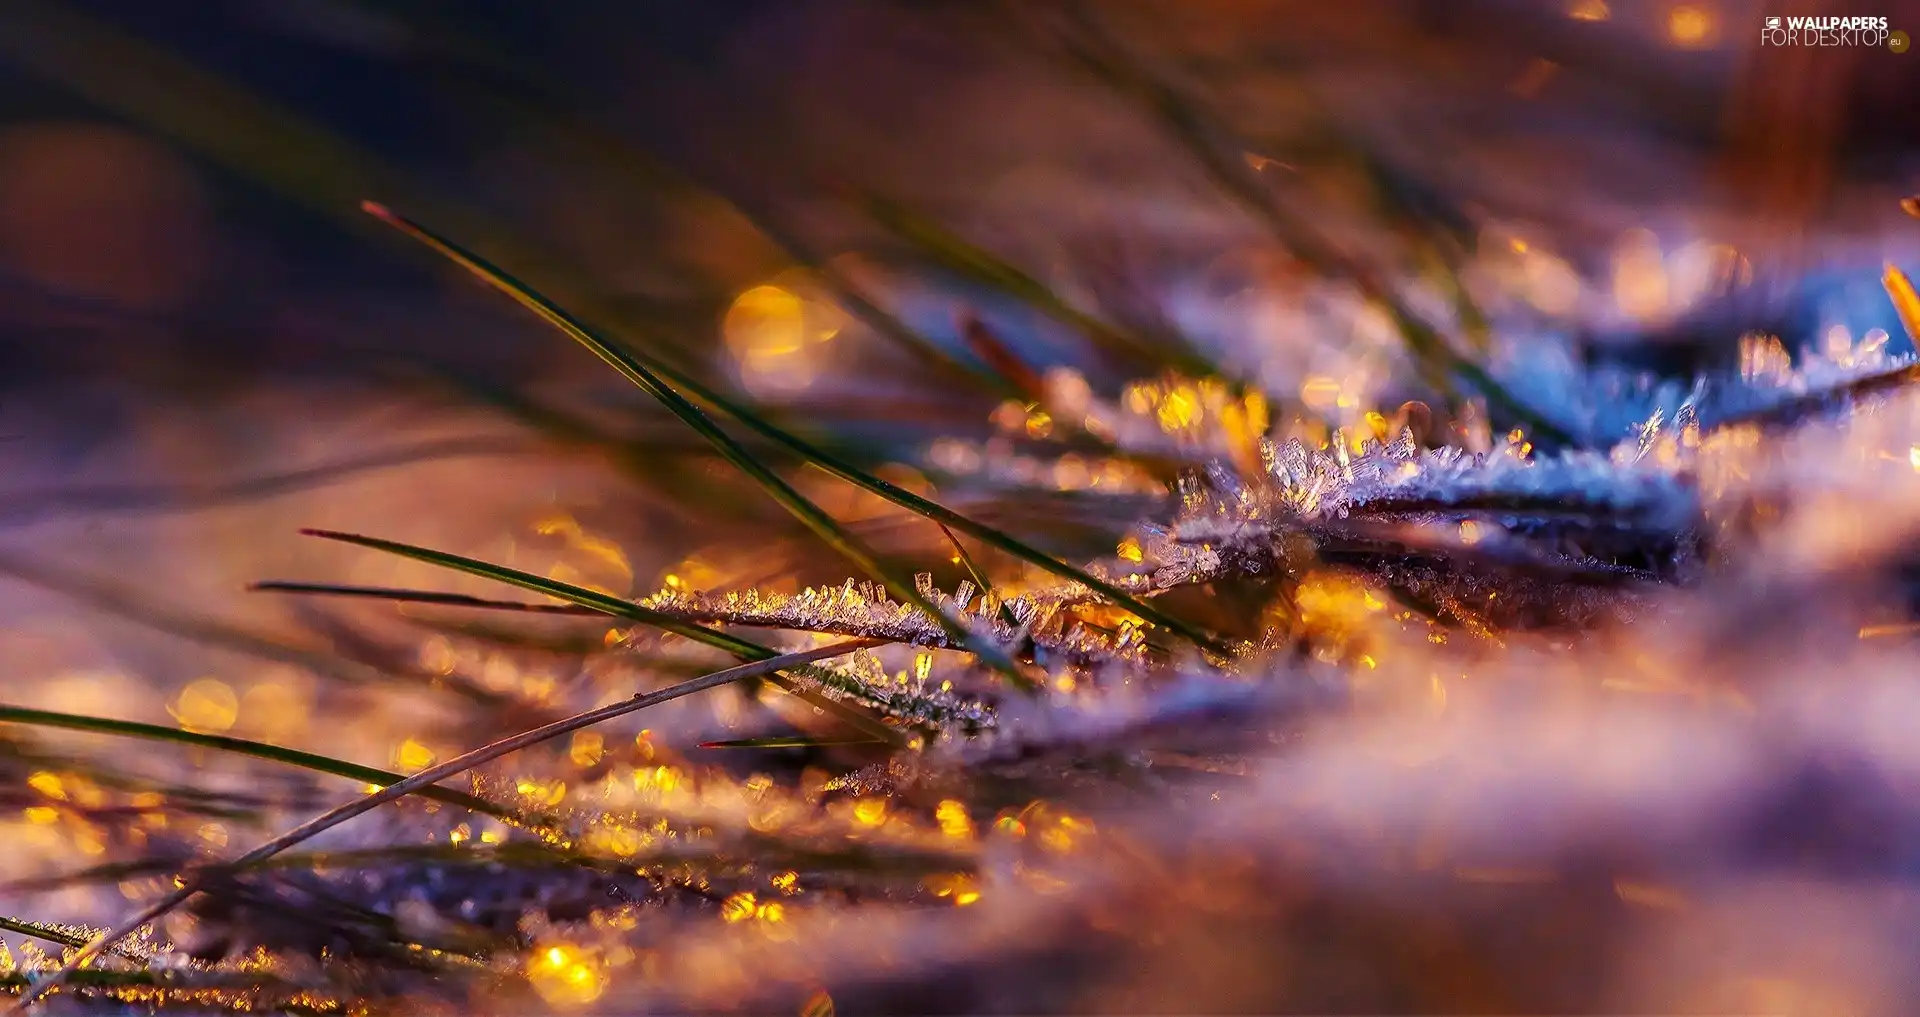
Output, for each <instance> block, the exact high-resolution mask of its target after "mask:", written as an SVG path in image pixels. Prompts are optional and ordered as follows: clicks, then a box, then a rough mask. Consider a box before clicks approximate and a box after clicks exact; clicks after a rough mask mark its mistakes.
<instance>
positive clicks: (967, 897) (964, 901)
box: [953, 890, 980, 907]
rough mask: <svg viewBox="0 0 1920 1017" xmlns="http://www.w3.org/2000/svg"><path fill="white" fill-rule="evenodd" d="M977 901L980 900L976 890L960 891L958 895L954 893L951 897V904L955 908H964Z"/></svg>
mask: <svg viewBox="0 0 1920 1017" xmlns="http://www.w3.org/2000/svg"><path fill="white" fill-rule="evenodd" d="M979 899H980V891H978V890H962V891H960V892H959V893H956V894H954V895H953V903H954V906H955V907H966V906H967V905H969V904H972V903H973V902H974V901H977V900H979Z"/></svg>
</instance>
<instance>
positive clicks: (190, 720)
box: [167, 678, 240, 732]
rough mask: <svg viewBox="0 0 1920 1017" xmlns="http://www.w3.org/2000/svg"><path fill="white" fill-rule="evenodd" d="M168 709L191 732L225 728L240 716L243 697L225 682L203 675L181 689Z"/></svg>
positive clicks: (217, 730)
mask: <svg viewBox="0 0 1920 1017" xmlns="http://www.w3.org/2000/svg"><path fill="white" fill-rule="evenodd" d="M167 712H168V713H170V714H172V715H173V719H174V720H176V721H179V722H180V726H181V727H183V728H186V729H187V730H189V731H202V732H219V731H225V730H227V729H228V728H231V727H232V726H233V722H234V721H236V720H238V719H240V697H238V696H236V695H234V693H233V690H232V689H230V688H228V687H227V685H226V684H225V683H224V682H219V681H215V680H214V679H212V678H202V679H200V680H199V681H196V682H191V683H189V684H188V685H187V686H186V687H185V688H183V689H181V690H180V694H179V695H178V696H176V697H174V700H173V702H172V703H171V704H169V705H168V706H167Z"/></svg>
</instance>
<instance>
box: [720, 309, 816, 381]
mask: <svg viewBox="0 0 1920 1017" xmlns="http://www.w3.org/2000/svg"><path fill="white" fill-rule="evenodd" d="M831 317H832V313H831V312H830V311H829V310H828V309H827V308H824V307H817V306H811V305H809V303H808V302H807V301H806V300H803V299H802V298H801V297H800V295H799V294H797V293H795V292H793V291H792V290H789V289H786V288H784V287H781V286H772V285H768V286H756V287H754V288H752V289H750V290H747V291H746V292H745V293H742V294H740V295H739V296H738V297H736V298H734V301H733V306H731V307H730V308H728V309H727V314H726V317H725V318H724V319H722V321H721V324H720V334H721V337H722V339H723V340H724V341H725V342H726V345H727V348H728V350H729V351H730V352H731V353H732V354H733V358H734V361H735V363H737V364H738V365H739V367H740V372H741V375H742V380H743V381H745V382H746V383H747V384H748V386H749V387H750V388H755V389H758V390H760V391H762V392H766V393H775V392H795V391H799V390H800V389H804V388H806V387H807V386H809V385H811V384H812V383H813V380H814V377H815V376H816V374H817V373H818V367H817V365H816V363H815V360H814V358H813V357H812V356H811V355H810V354H811V353H812V348H813V347H815V346H817V345H818V344H820V343H824V342H826V341H827V340H829V339H832V338H833V337H834V335H836V334H837V333H838V331H839V329H838V326H837V324H833V323H832V322H830V321H828V320H825V319H829V318H831Z"/></svg>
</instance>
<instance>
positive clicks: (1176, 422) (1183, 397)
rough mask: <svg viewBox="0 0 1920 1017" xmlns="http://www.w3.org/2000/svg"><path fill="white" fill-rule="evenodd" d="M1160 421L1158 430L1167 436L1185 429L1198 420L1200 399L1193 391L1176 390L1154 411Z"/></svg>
mask: <svg viewBox="0 0 1920 1017" xmlns="http://www.w3.org/2000/svg"><path fill="white" fill-rule="evenodd" d="M1155 416H1156V417H1157V418H1158V419H1159V421H1160V429H1161V430H1163V431H1166V432H1168V433H1169V434H1171V433H1173V432H1175V431H1180V430H1184V429H1186V428H1187V427H1188V426H1190V425H1192V424H1193V423H1195V422H1196V421H1198V420H1199V419H1200V398H1199V395H1198V394H1197V393H1195V392H1194V391H1193V390H1191V389H1188V388H1185V387H1182V388H1176V389H1174V390H1173V391H1171V392H1168V393H1167V394H1166V397H1165V398H1163V399H1161V400H1160V408H1159V409H1158V410H1157V411H1155Z"/></svg>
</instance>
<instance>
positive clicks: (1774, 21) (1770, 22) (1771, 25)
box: [1767, 18, 1780, 32]
mask: <svg viewBox="0 0 1920 1017" xmlns="http://www.w3.org/2000/svg"><path fill="white" fill-rule="evenodd" d="M1779 27H1780V19H1779V18H1768V19H1767V31H1769V32H1771V31H1773V30H1774V29H1777V28H1779Z"/></svg>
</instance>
